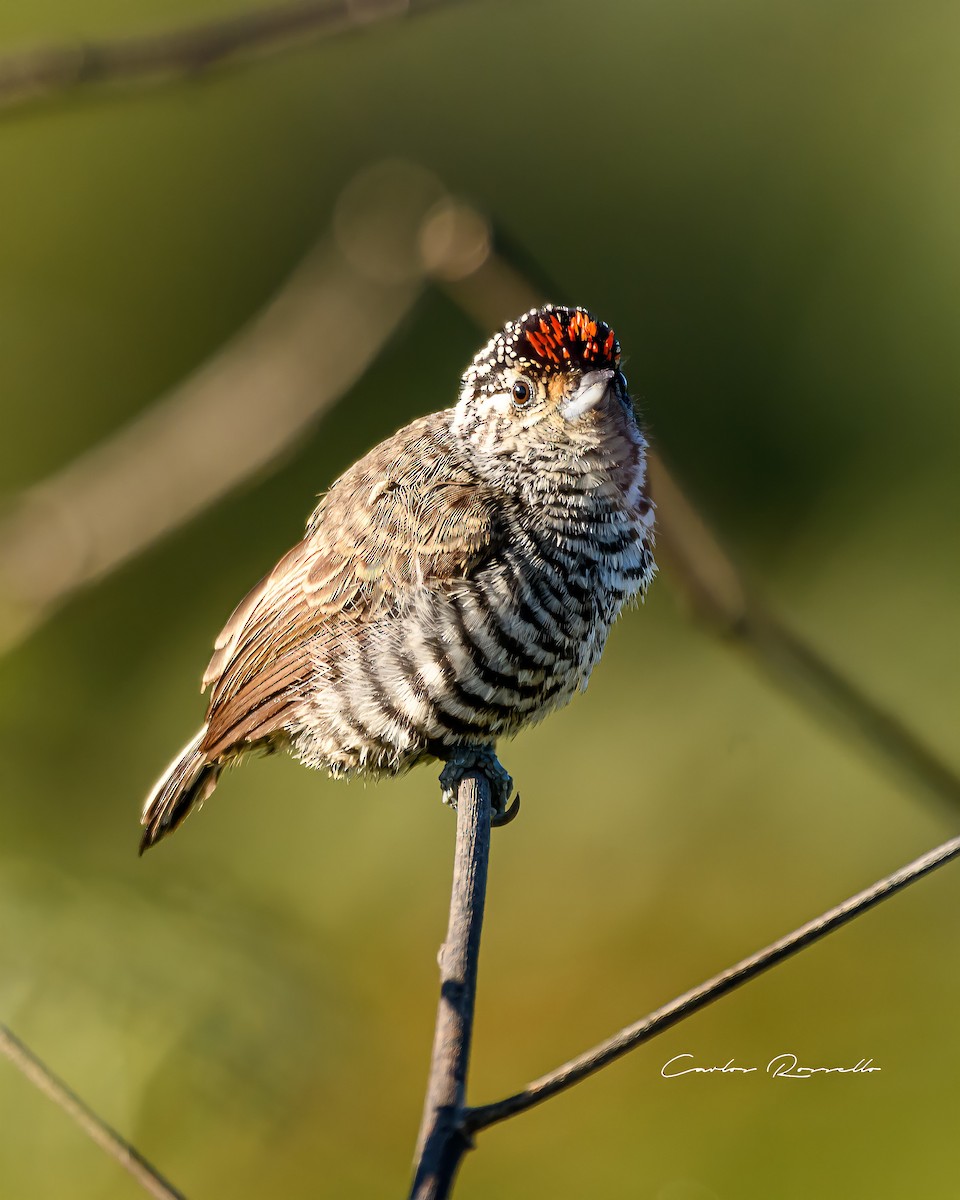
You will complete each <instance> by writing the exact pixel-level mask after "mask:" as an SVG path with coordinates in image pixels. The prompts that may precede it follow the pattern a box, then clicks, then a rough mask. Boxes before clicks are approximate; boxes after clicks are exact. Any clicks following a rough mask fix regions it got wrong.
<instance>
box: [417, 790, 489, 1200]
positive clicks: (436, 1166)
mask: <svg viewBox="0 0 960 1200" xmlns="http://www.w3.org/2000/svg"><path fill="white" fill-rule="evenodd" d="M489 856H490V784H489V782H488V780H487V779H486V778H485V777H484V776H483V775H481V774H478V773H471V774H468V775H464V776H463V778H462V779H461V780H460V785H459V787H458V789H457V845H456V851H455V856H454V863H453V890H452V893H451V896H450V920H449V925H448V927H447V938H446V941H445V942H444V944H443V946H442V947H441V949H440V1003H439V1005H438V1007H437V1023H436V1029H435V1031H434V1039H433V1056H432V1059H431V1062H430V1077H429V1082H428V1084H427V1095H426V1101H425V1103H424V1109H423V1121H422V1123H421V1126H420V1136H419V1139H418V1141H417V1153H416V1161H415V1175H414V1181H413V1188H412V1190H411V1192H410V1196H411V1200H443V1197H446V1196H448V1195H449V1194H450V1191H451V1188H452V1187H453V1180H454V1177H455V1175H456V1172H457V1168H458V1166H459V1165H460V1160H461V1159H462V1158H463V1155H464V1154H465V1152H466V1151H467V1150H469V1149H470V1147H471V1139H470V1136H469V1135H468V1134H466V1133H465V1132H464V1127H463V1114H464V1112H465V1111H466V1109H465V1104H466V1085H467V1067H468V1065H469V1059H470V1039H471V1035H472V1032H473V1009H474V999H475V997H476V991H477V964H478V961H479V958H480V933H481V929H482V926H483V906H484V900H485V897H486V891H487V863H488V860H489Z"/></svg>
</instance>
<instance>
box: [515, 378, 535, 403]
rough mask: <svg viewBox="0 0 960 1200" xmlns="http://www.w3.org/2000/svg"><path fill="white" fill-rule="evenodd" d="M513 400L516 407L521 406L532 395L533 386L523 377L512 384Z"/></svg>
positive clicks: (528, 401) (528, 400)
mask: <svg viewBox="0 0 960 1200" xmlns="http://www.w3.org/2000/svg"><path fill="white" fill-rule="evenodd" d="M511 395H512V396H513V402H514V404H515V405H516V406H517V408H523V406H524V405H525V404H529V403H530V397H531V396H532V395H533V388H531V386H530V384H529V383H527V381H526V380H525V379H518V380H517V382H516V383H515V384H514V385H513V391H512V392H511Z"/></svg>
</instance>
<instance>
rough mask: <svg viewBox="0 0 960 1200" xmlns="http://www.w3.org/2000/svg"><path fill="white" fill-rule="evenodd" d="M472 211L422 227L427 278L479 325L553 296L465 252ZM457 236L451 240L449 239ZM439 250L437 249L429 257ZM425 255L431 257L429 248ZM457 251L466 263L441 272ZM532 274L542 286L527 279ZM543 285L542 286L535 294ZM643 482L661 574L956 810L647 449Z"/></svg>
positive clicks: (950, 786) (937, 759)
mask: <svg viewBox="0 0 960 1200" xmlns="http://www.w3.org/2000/svg"><path fill="white" fill-rule="evenodd" d="M481 222H483V218H482V216H481V215H480V214H479V213H477V212H476V211H475V210H474V209H472V208H471V207H470V206H469V205H466V204H462V203H457V202H450V203H449V205H448V206H447V207H446V208H444V207H443V206H441V207H440V208H439V209H438V210H437V211H436V212H435V213H434V214H433V215H432V216H431V218H430V219H429V222H428V224H427V225H426V226H425V230H424V241H425V245H426V248H427V250H429V249H430V247H431V246H432V245H433V244H434V243H436V244H438V245H440V246H442V248H443V263H444V266H443V267H442V268H441V269H440V270H439V271H438V272H435V278H436V279H437V282H439V283H440V284H441V286H443V287H444V289H445V290H446V292H447V294H448V295H449V296H450V297H451V299H452V300H453V301H454V302H455V303H456V304H457V305H458V306H459V307H460V308H461V309H462V310H463V311H464V312H465V313H466V314H467V315H468V316H470V317H472V318H473V319H474V320H475V321H476V322H477V324H478V325H479V326H480V327H481V329H484V330H488V329H496V328H497V327H498V326H500V325H502V324H503V322H504V321H505V320H506V319H507V318H508V317H512V316H515V315H516V314H517V313H519V312H524V311H526V310H527V309H529V308H533V307H534V306H535V305H537V304H540V303H542V302H543V301H544V299H554V300H561V299H563V292H564V289H562V288H560V287H558V286H557V285H556V284H555V283H553V281H551V280H548V279H547V278H546V276H545V273H544V272H543V270H542V269H541V268H539V267H534V268H533V269H531V265H530V263H529V261H526V262H524V263H523V265H522V266H521V259H522V258H526V255H525V254H523V252H522V251H518V252H516V253H514V254H513V255H512V257H511V255H510V254H509V253H508V252H507V251H506V250H504V249H503V248H502V247H501V248H500V249H499V250H494V249H492V248H490V247H489V245H488V250H487V252H486V253H485V254H484V255H483V256H482V257H476V256H474V258H471V257H470V250H471V247H472V246H473V245H474V244H475V243H476V241H477V234H476V227H477V225H478V224H479V223H481ZM458 245H459V248H458ZM438 257H439V256H438ZM426 258H427V259H428V261H429V259H430V258H431V255H430V254H429V253H427V254H426ZM460 259H463V260H464V261H466V262H467V263H469V264H471V265H470V269H469V270H464V271H460V272H455V273H453V274H452V275H451V274H450V273H449V264H450V263H456V262H458V261H459V260H460ZM534 276H535V277H536V278H537V279H538V281H539V282H541V283H542V284H543V290H541V289H540V288H538V287H537V286H535V284H534V283H533V282H531V279H532V277H534ZM544 292H547V293H549V294H548V295H544ZM649 464H650V491H651V494H652V495H653V497H654V499H655V500H656V502H657V561H658V562H659V563H660V564H661V566H662V567H664V568H665V570H664V576H665V579H666V581H667V582H668V583H669V584H670V585H671V586H672V588H673V590H674V591H675V592H677V593H678V594H679V595H680V597H681V598H682V600H683V601H684V602H685V603H686V605H687V606H688V607H689V608H690V609H691V611H692V612H693V613H694V614H695V615H696V616H698V617H699V618H700V619H701V620H702V621H703V622H704V623H705V624H706V625H707V626H708V627H709V628H710V629H711V630H712V631H713V632H714V633H716V634H717V635H718V636H720V637H723V638H726V639H728V640H729V641H730V643H731V644H732V645H735V646H737V647H738V648H739V649H741V650H742V651H743V652H744V653H745V654H747V655H749V656H750V657H751V658H752V659H753V660H754V661H755V662H756V663H757V665H758V666H759V667H760V668H761V669H762V670H763V671H764V672H765V673H766V674H767V675H769V676H770V677H771V678H772V679H773V680H774V682H775V683H776V684H777V685H778V686H779V687H781V688H782V689H783V690H784V691H786V692H787V693H788V694H790V695H792V696H793V697H794V699H795V700H797V701H798V702H799V703H800V705H801V706H802V707H803V709H804V711H806V712H807V713H808V714H811V715H814V716H816V717H817V718H818V719H819V720H821V721H823V722H825V723H827V724H828V725H829V726H830V727H831V728H834V729H835V728H836V726H837V724H838V719H839V722H840V723H842V724H843V725H844V726H845V727H846V728H847V729H848V730H849V731H850V732H852V733H854V734H856V736H857V737H858V738H859V739H860V743H861V745H862V746H863V748H864V749H867V750H869V751H870V752H871V753H873V754H875V755H879V756H880V757H881V758H884V759H886V760H887V762H888V763H889V764H890V765H891V766H892V767H893V768H894V769H895V770H896V771H897V773H898V774H899V775H900V776H901V777H902V778H904V779H906V780H907V781H908V782H909V783H912V784H920V786H921V787H922V788H923V790H924V791H925V792H926V793H927V795H929V796H931V797H933V798H934V799H936V800H937V801H938V802H939V803H940V804H941V805H942V806H944V807H945V808H946V809H948V810H949V811H950V812H951V813H955V812H956V811H957V810H958V809H960V775H958V773H957V771H956V770H955V769H954V767H952V766H951V765H950V764H949V763H948V762H946V761H945V760H944V759H943V758H942V757H941V756H940V755H939V754H938V753H937V752H936V751H935V750H933V749H932V748H931V747H930V746H928V745H927V743H926V742H925V741H924V740H923V739H922V738H921V737H920V736H919V735H918V734H916V733H915V732H914V731H913V730H912V729H910V727H909V726H908V725H907V724H906V723H905V722H904V721H902V720H901V719H900V718H899V717H898V716H896V714H894V713H892V712H889V711H888V710H887V709H885V708H884V707H883V706H882V705H881V704H878V703H877V701H876V700H874V699H873V697H872V696H870V695H869V694H868V693H867V692H866V691H865V690H864V689H863V688H861V687H860V686H859V685H858V684H857V683H856V682H855V681H854V680H853V679H851V678H850V677H849V676H848V675H846V674H845V673H844V672H843V671H842V670H841V669H840V668H839V667H837V666H836V665H835V664H833V663H831V662H830V661H829V660H828V659H827V658H825V657H824V656H823V655H822V654H821V653H820V652H819V651H818V650H817V649H816V648H815V647H814V646H812V645H811V644H810V643H809V642H808V641H806V640H805V639H804V638H802V637H801V636H800V635H799V634H797V633H795V632H793V631H792V630H790V629H789V628H788V627H787V626H786V625H785V624H784V623H783V622H782V621H780V620H779V619H778V618H777V616H776V615H775V614H774V612H773V611H772V610H771V609H770V607H769V605H767V604H766V602H765V601H764V600H763V599H762V597H761V596H760V595H759V594H758V593H757V590H756V588H755V587H753V585H752V584H751V583H750V581H749V580H748V579H747V578H746V577H745V575H744V573H743V572H742V571H741V570H740V568H739V567H738V565H737V564H736V562H735V561H734V558H733V556H732V555H731V554H730V552H729V551H728V550H727V549H726V547H725V546H724V545H723V543H722V542H721V540H720V538H718V537H717V535H716V534H715V533H714V532H713V531H712V530H711V529H710V528H709V526H708V525H707V523H706V522H705V521H704V519H703V518H702V517H701V515H700V513H699V512H698V510H697V509H696V507H695V506H694V504H693V503H692V502H691V500H690V499H689V498H688V497H687V495H686V494H685V493H684V491H683V489H682V488H681V487H680V485H679V483H678V482H677V480H676V478H675V477H674V476H673V474H672V473H671V471H670V470H669V468H668V467H667V465H666V464H665V463H664V461H663V459H662V458H661V457H660V455H659V454H657V453H656V452H655V451H654V452H651V454H650V455H649Z"/></svg>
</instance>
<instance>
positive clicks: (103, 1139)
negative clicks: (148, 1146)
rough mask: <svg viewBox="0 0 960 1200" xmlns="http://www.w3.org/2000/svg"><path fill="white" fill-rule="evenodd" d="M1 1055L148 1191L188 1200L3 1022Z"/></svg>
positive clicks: (163, 1197)
mask: <svg viewBox="0 0 960 1200" xmlns="http://www.w3.org/2000/svg"><path fill="white" fill-rule="evenodd" d="M0 1054H3V1055H4V1057H5V1058H7V1059H9V1061H10V1062H11V1063H13V1065H14V1066H15V1067H16V1068H17V1070H18V1071H20V1072H21V1073H22V1074H23V1075H25V1076H26V1078H27V1079H29V1080H30V1082H31V1083H32V1084H33V1085H34V1087H36V1088H38V1089H39V1090H40V1091H41V1092H43V1094H44V1095H45V1096H47V1097H48V1098H49V1099H50V1100H52V1101H53V1102H54V1104H56V1105H57V1106H58V1107H59V1108H61V1109H63V1111H64V1112H65V1113H66V1114H67V1116H68V1117H70V1119H71V1120H72V1121H74V1122H75V1123H76V1124H77V1125H79V1126H80V1128H81V1129H82V1130H83V1132H84V1133H85V1134H86V1135H87V1137H89V1138H90V1140H91V1141H92V1142H95V1143H96V1145H98V1146H99V1147H100V1149H101V1150H104V1151H105V1152H106V1153H107V1154H109V1155H110V1157H111V1158H112V1159H114V1161H115V1162H118V1163H119V1164H120V1166H121V1167H123V1168H124V1170H125V1171H129V1173H130V1174H131V1175H132V1176H133V1178H134V1179H135V1180H136V1181H137V1183H139V1184H140V1186H141V1187H142V1188H143V1190H144V1191H145V1192H149V1194H150V1195H151V1196H155V1197H157V1200H186V1197H185V1196H184V1195H183V1193H182V1192H178V1191H177V1189H176V1188H175V1187H174V1186H173V1184H171V1183H168V1182H167V1181H166V1180H165V1179H164V1178H163V1176H162V1175H161V1174H160V1172H159V1171H158V1170H157V1169H156V1168H155V1167H153V1166H151V1165H150V1163H148V1162H147V1160H146V1159H145V1158H144V1157H143V1155H142V1154H141V1153H140V1151H139V1150H137V1149H136V1148H135V1147H134V1146H131V1145H130V1143H129V1142H128V1141H126V1139H124V1138H122V1137H121V1136H120V1134H119V1133H117V1131H116V1130H115V1129H113V1128H111V1126H109V1125H108V1124H107V1123H106V1121H104V1120H103V1118H102V1117H98V1116H97V1114H96V1113H95V1112H94V1111H93V1109H92V1108H90V1106H89V1105H88V1104H86V1103H85V1102H84V1101H83V1100H81V1099H80V1097H79V1096H78V1095H77V1094H76V1092H74V1091H73V1090H72V1089H71V1088H69V1087H67V1085H66V1084H65V1083H64V1082H63V1080H62V1079H59V1078H58V1077H57V1076H56V1075H54V1073H53V1072H52V1071H51V1070H50V1068H49V1067H48V1066H46V1065H45V1064H44V1063H43V1062H41V1060H40V1059H39V1058H37V1056H36V1055H35V1054H34V1053H33V1051H32V1050H31V1049H30V1048H29V1047H28V1046H25V1045H24V1044H23V1042H21V1041H20V1039H19V1038H18V1037H17V1036H16V1035H15V1034H13V1033H11V1031H10V1030H9V1029H8V1028H7V1027H6V1025H0Z"/></svg>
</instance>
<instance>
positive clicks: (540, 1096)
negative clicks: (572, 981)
mask: <svg viewBox="0 0 960 1200" xmlns="http://www.w3.org/2000/svg"><path fill="white" fill-rule="evenodd" d="M958 856H960V837H956V838H952V839H951V840H950V841H949V842H944V843H943V845H942V846H939V847H937V849H935V850H931V851H930V853H929V854H925V855H923V857H922V858H918V859H915V860H914V861H913V862H912V863H909V864H908V865H907V866H905V867H902V868H901V869H900V870H899V871H895V872H894V873H893V874H892V875H888V876H887V877H886V878H885V879H881V880H880V882H879V883H875V884H874V885H873V886H872V887H869V888H866V889H864V891H862V892H858V893H857V894H856V895H855V896H851V897H850V899H849V900H845V901H844V902H843V903H842V904H838V905H837V906H836V908H831V909H830V910H829V911H828V912H825V913H824V914H823V915H822V916H820V917H817V918H815V919H814V920H813V921H808V922H807V924H806V925H801V926H800V928H799V929H796V930H794V932H793V933H790V934H788V935H787V936H786V937H783V938H781V939H780V940H779V941H777V942H774V943H773V944H772V945H770V946H767V947H766V949H764V950H760V951H759V952H758V953H757V954H752V955H751V956H750V957H749V958H744V959H742V960H741V961H740V962H738V963H737V964H736V965H735V966H733V967H730V968H729V969H728V970H726V971H723V972H721V973H720V974H719V975H715V976H714V977H713V978H712V979H709V980H707V982H706V983H702V984H701V985H700V986H699V987H696V988H693V989H692V990H691V991H689V992H685V993H684V994H683V995H682V996H679V997H678V998H677V999H676V1000H672V1001H671V1002H670V1003H669V1004H665V1005H664V1006H663V1008H658V1009H657V1010H656V1012H653V1013H650V1014H649V1016H646V1017H644V1018H643V1019H642V1020H640V1021H637V1022H636V1023H635V1024H633V1025H628V1026H626V1028H625V1029H621V1030H620V1032H619V1033H615V1034H614V1035H613V1037H611V1038H608V1039H607V1040H606V1041H605V1042H601V1043H600V1044H599V1045H598V1046H594V1047H593V1049H592V1050H588V1051H587V1052H586V1053H585V1054H581V1055H580V1056H579V1058H575V1059H572V1060H571V1061H570V1062H568V1063H564V1065H563V1066H562V1067H560V1068H558V1069H557V1070H556V1071H551V1072H550V1073H549V1074H548V1075H544V1076H542V1077H541V1078H540V1079H537V1080H535V1081H534V1082H533V1083H531V1084H528V1085H527V1087H525V1088H524V1089H523V1091H521V1092H517V1093H516V1094H515V1095H513V1096H507V1097H506V1098H505V1099H503V1100H497V1101H495V1102H494V1103H493V1104H484V1105H481V1106H480V1107H478V1108H468V1109H467V1110H466V1112H465V1114H464V1116H463V1128H462V1134H461V1136H463V1137H464V1138H469V1136H470V1134H472V1133H476V1132H478V1131H479V1130H481V1129H486V1128H487V1127H488V1126H489V1125H495V1124H496V1123H497V1122H499V1121H505V1120H506V1119H507V1118H508V1117H514V1116H516V1115H517V1114H518V1113H522V1112H525V1111H526V1110H527V1109H528V1108H533V1107H534V1105H536V1104H541V1103H542V1102H543V1101H544V1100H548V1099H549V1098H550V1097H551V1096H556V1095H559V1093H560V1092H565V1091H566V1090H567V1089H568V1088H571V1087H573V1086H574V1085H575V1084H578V1083H580V1082H582V1080H584V1079H587V1078H588V1077H589V1076H591V1075H594V1074H596V1072H597V1071H600V1070H602V1069H603V1068H604V1067H606V1066H609V1064H610V1063H612V1062H615V1061H616V1060H617V1059H618V1058H622V1057H623V1055H625V1054H627V1053H628V1052H629V1051H631V1050H635V1049H636V1048H637V1046H642V1045H643V1043H644V1042H649V1041H650V1039H651V1038H654V1037H656V1035H657V1034H658V1033H662V1032H663V1031H664V1030H665V1029H669V1028H670V1027H671V1026H673V1025H676V1024H678V1023H679V1022H680V1021H683V1020H684V1019H685V1018H686V1017H689V1016H692V1015H693V1014H694V1013H695V1012H699V1010H700V1009H701V1008H705V1007H706V1006H707V1005H708V1004H711V1003H712V1002H713V1001H714V1000H719V998H720V997H721V996H725V995H726V994H727V992H731V991H733V989H734V988H736V987H739V986H740V985H741V984H743V983H746V982H747V981H748V980H750V979H753V978H755V977H756V976H757V975H760V974H761V973H762V972H763V971H767V970H769V969H770V968H771V967H773V966H776V964H777V963H779V962H782V961H783V960H784V959H785V958H789V957H790V956H791V955H793V954H796V953H797V952H798V951H799V950H802V949H803V948H804V947H805V946H809V945H812V944H813V943H814V942H817V941H819V940H820V939H821V938H823V937H826V935H827V934H828V933H831V932H832V931H833V930H834V929H839V928H840V926H841V925H846V924H847V922H848V921H852V920H853V919H854V917H858V916H860V915H861V914H862V913H865V912H866V911H867V910H868V909H870V908H873V907H874V905H876V904H879V903H880V902H881V900H886V899H888V898H889V897H890V896H893V895H895V894H896V893H897V892H899V891H901V890H902V889H903V888H905V887H908V886H909V885H910V884H911V883H916V881H917V880H918V879H922V878H923V876H924V875H929V874H930V872H931V871H935V870H936V869H937V867H942V866H943V865H944V863H948V862H950V860H951V859H954V858H957V857H958Z"/></svg>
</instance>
